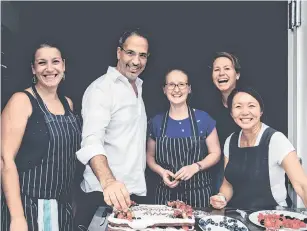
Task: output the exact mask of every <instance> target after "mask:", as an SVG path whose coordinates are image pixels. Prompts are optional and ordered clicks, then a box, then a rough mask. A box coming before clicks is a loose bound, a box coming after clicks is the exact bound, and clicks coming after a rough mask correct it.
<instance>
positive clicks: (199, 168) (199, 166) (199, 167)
mask: <svg viewBox="0 0 307 231" xmlns="http://www.w3.org/2000/svg"><path fill="white" fill-rule="evenodd" d="M195 164H197V166H198V171H201V170H202V167H201V165H200V163H198V162H195Z"/></svg>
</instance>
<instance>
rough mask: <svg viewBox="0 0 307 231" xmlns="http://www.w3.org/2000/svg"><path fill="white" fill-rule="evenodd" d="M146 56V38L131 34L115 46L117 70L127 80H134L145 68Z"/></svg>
mask: <svg viewBox="0 0 307 231" xmlns="http://www.w3.org/2000/svg"><path fill="white" fill-rule="evenodd" d="M147 56H148V42H147V39H145V38H143V37H141V36H138V35H131V36H129V37H128V38H127V39H126V41H125V42H124V44H123V46H122V47H118V48H117V59H118V63H117V70H118V71H119V72H120V73H121V74H122V75H123V76H125V77H126V78H127V79H128V80H129V81H135V80H136V79H137V77H138V76H139V75H140V74H141V73H142V72H143V71H144V69H145V66H146V63H147Z"/></svg>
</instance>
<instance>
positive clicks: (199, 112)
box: [193, 108, 213, 120]
mask: <svg viewBox="0 0 307 231" xmlns="http://www.w3.org/2000/svg"><path fill="white" fill-rule="evenodd" d="M193 111H194V113H195V117H196V118H197V119H210V120H213V118H212V117H211V116H210V115H209V113H208V112H205V111H202V110H199V109H194V108H193Z"/></svg>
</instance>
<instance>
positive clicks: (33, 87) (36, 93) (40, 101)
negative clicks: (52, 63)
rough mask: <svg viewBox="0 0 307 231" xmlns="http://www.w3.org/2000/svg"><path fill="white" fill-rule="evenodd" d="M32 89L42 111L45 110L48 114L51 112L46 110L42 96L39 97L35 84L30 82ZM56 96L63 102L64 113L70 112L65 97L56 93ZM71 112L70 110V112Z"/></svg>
mask: <svg viewBox="0 0 307 231" xmlns="http://www.w3.org/2000/svg"><path fill="white" fill-rule="evenodd" d="M32 91H33V93H34V95H35V98H36V100H37V102H38V105H39V107H40V108H41V109H42V110H43V111H44V112H47V113H48V114H51V112H50V111H49V110H48V108H47V106H46V104H45V103H44V101H43V100H42V98H41V97H40V95H39V94H38V92H37V90H36V87H35V84H32ZM58 97H59V99H60V101H61V103H62V104H63V107H64V110H65V113H64V115H66V114H67V112H71V110H70V107H69V104H68V102H67V99H66V98H65V97H64V96H63V95H61V94H58ZM71 113H72V112H71Z"/></svg>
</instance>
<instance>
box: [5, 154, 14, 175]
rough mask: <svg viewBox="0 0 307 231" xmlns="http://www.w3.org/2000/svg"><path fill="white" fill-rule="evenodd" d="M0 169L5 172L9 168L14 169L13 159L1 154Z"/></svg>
mask: <svg viewBox="0 0 307 231" xmlns="http://www.w3.org/2000/svg"><path fill="white" fill-rule="evenodd" d="M1 169H2V172H6V171H8V170H10V169H16V164H15V161H14V159H9V158H4V157H3V156H1Z"/></svg>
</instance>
